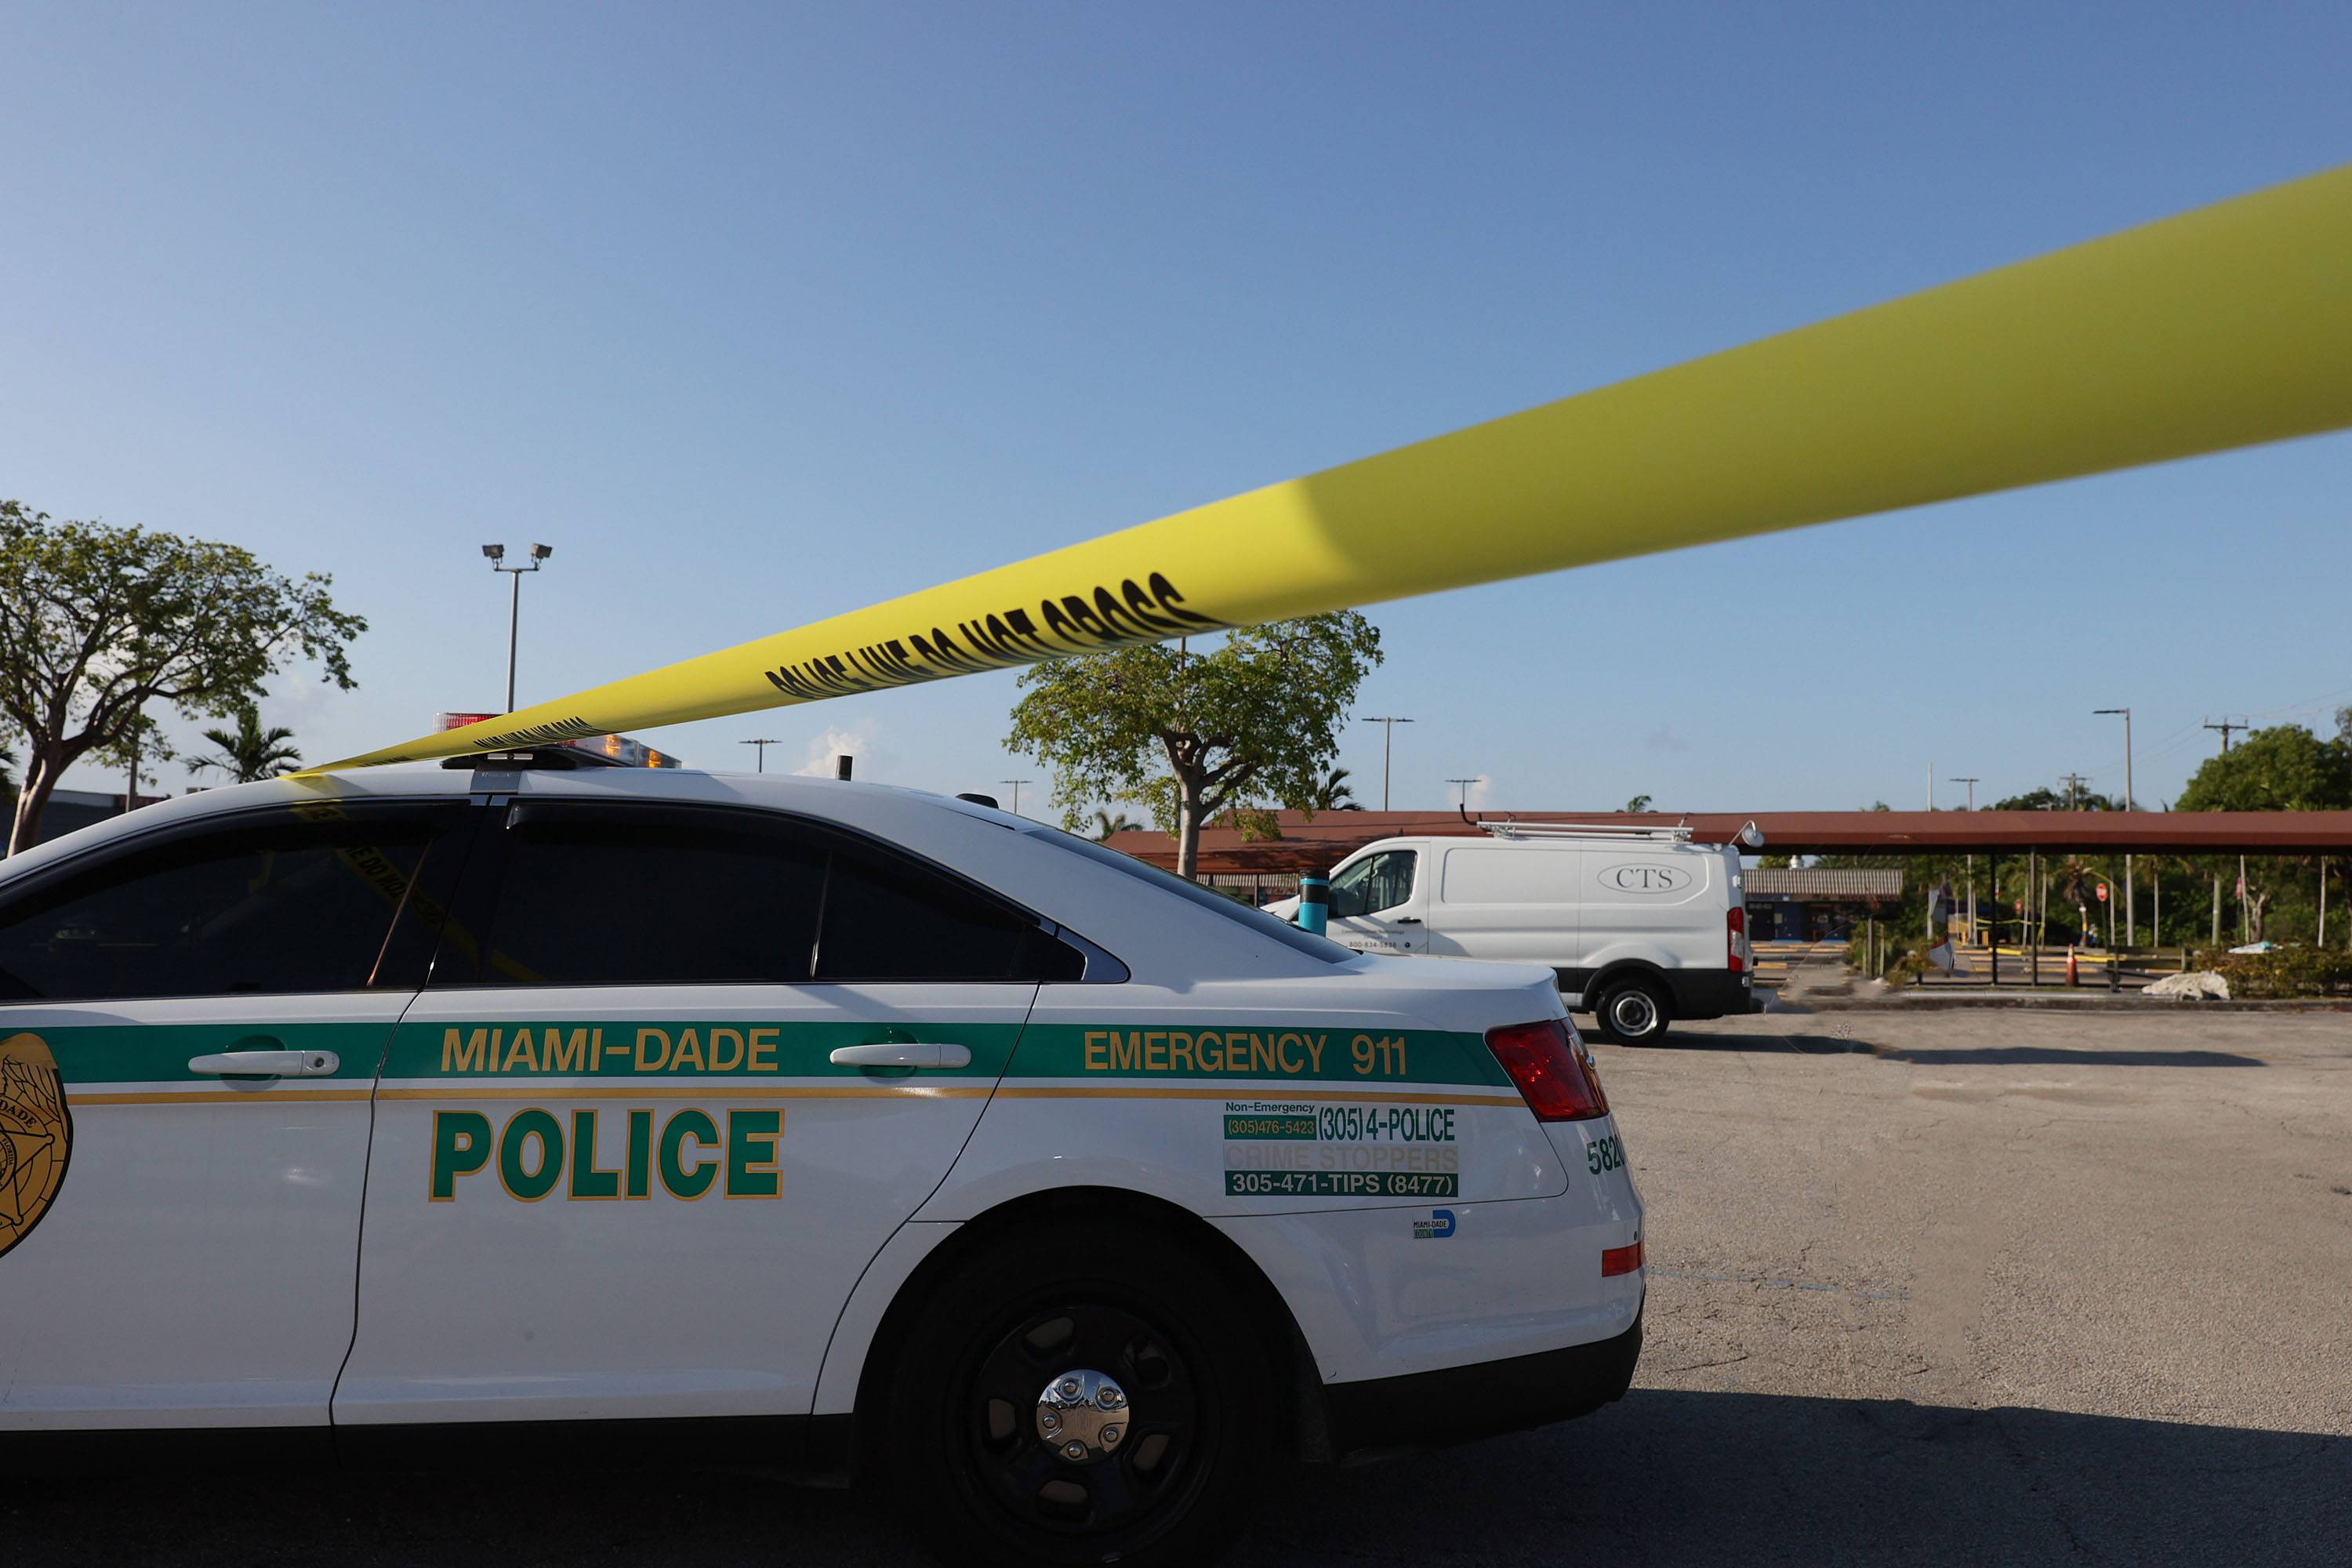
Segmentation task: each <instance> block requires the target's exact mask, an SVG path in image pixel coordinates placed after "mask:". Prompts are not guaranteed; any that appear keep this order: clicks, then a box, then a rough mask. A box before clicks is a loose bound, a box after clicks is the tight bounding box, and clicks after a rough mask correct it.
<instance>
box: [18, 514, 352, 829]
mask: <svg viewBox="0 0 2352 1568" xmlns="http://www.w3.org/2000/svg"><path fill="white" fill-rule="evenodd" d="M329 581H330V580H329V579H328V577H327V576H326V575H325V574H320V573H315V572H314V573H310V574H307V575H305V576H304V577H303V578H302V579H301V580H300V581H299V582H296V581H294V580H292V579H289V578H287V577H285V576H282V575H280V574H278V573H276V572H273V571H271V570H270V569H269V568H268V567H267V566H265V565H264V564H262V563H261V562H260V561H258V560H257V559H256V558H255V557H254V555H253V554H252V553H251V552H248V551H246V550H243V549H240V548H238V547H237V546H236V545H233V544H215V543H212V542H208V541H205V540H197V539H183V538H180V537H179V536H177V535H175V534H169V533H154V532H150V531H147V530H144V529H140V528H122V527H117V526H114V525H112V524H110V523H103V522H73V521H66V522H52V521H50V520H49V517H48V515H47V513H45V512H37V511H28V510H26V509H25V508H24V506H23V505H21V504H20V503H18V502H16V501H0V715H5V717H6V719H7V721H8V722H9V724H10V725H11V726H12V727H13V728H14V729H15V730H16V731H17V732H18V733H19V734H21V735H22V736H23V738H24V742H25V777H24V783H23V784H22V786H21V788H20V790H19V792H18V794H17V797H16V811H15V813H14V816H13V819H12V822H11V825H10V828H9V835H8V848H9V852H10V853H11V854H14V853H15V852H16V850H18V849H21V848H23V847H26V845H28V844H30V843H32V841H33V837H34V834H35V832H36V830H37V828H38V826H39V825H40V819H41V810H42V807H44V806H45V805H47V804H48V799H49V796H50V795H51V794H52V793H53V792H54V791H55V790H56V789H57V787H58V778H59V777H60V775H62V774H63V773H65V771H66V770H67V769H68V768H69V767H71V766H72V765H73V764H74V763H77V762H79V761H80V760H81V759H82V758H83V757H86V756H91V755H93V754H95V756H96V757H97V758H98V759H99V760H101V761H106V760H115V759H117V758H119V757H120V756H121V755H124V754H127V752H129V749H130V747H131V745H132V744H134V743H135V744H139V745H141V746H142V748H143V749H144V750H145V752H146V753H147V754H148V755H151V756H156V755H163V754H166V753H167V749H166V748H164V747H163V743H162V742H161V739H160V737H156V736H154V735H153V733H152V728H153V723H154V720H153V717H152V714H151V713H150V712H148V711H147V710H150V709H152V708H155V707H164V708H169V709H171V710H174V711H176V712H178V713H179V714H181V715H182V716H183V717H185V718H189V719H195V718H226V717H227V716H229V715H230V714H233V713H235V712H236V710H239V709H240V708H244V707H247V706H249V705H250V704H251V703H252V702H253V701H254V700H256V699H257V697H259V696H260V695H261V682H262V680H263V679H264V678H266V677H268V676H270V675H273V674H275V673H277V672H278V670H279V669H281V668H285V667H286V665H288V664H289V663H290V662H291V661H292V660H294V659H295V658H306V659H316V660H318V661H319V662H320V664H321V665H323V666H324V667H325V676H324V679H328V680H331V681H333V682H334V683H335V684H336V685H337V686H338V687H340V688H342V689H345V690H348V689H351V688H352V686H353V685H354V684H355V682H353V680H352V673H351V661H350V657H349V654H348V651H347V648H348V645H349V644H350V643H351V642H352V640H353V639H355V638H356V637H358V636H359V635H360V633H362V632H363V631H365V630H366V629H367V622H366V621H364V620H363V619H362V618H361V617H360V616H353V615H346V614H344V613H343V612H342V611H340V610H338V609H336V608H335V606H334V603H333V601H332V600H331V598H330V597H329V595H328V592H327V590H328V586H329Z"/></svg>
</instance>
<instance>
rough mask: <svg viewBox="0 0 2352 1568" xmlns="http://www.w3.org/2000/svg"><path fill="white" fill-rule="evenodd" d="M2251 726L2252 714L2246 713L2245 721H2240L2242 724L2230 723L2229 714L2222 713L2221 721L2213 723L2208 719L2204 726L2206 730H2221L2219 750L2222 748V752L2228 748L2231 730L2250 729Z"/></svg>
mask: <svg viewBox="0 0 2352 1568" xmlns="http://www.w3.org/2000/svg"><path fill="white" fill-rule="evenodd" d="M2253 727H2254V724H2253V716H2252V714H2249V715H2247V718H2246V721H2245V722H2243V723H2242V724H2232V723H2231V722H2230V720H2229V716H2228V715H2227V714H2224V715H2222V718H2221V722H2220V723H2219V724H2215V723H2212V722H2210V721H2208V722H2207V724H2206V726H2205V728H2207V729H2208V730H2219V731H2221V750H2222V751H2223V752H2227V751H2228V750H2229V749H2230V731H2232V730H2251V729H2252V728H2253Z"/></svg>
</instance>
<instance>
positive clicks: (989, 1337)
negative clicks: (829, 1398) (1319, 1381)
mask: <svg viewBox="0 0 2352 1568" xmlns="http://www.w3.org/2000/svg"><path fill="white" fill-rule="evenodd" d="M926 1294H927V1298H928V1299H927V1300H926V1301H925V1303H924V1305H923V1306H922V1308H921V1309H920V1310H919V1312H918V1313H917V1315H916V1317H915V1319H914V1321H913V1322H912V1323H911V1324H910V1325H909V1329H908V1334H907V1336H906V1338H905V1339H904V1340H903V1341H902V1344H903V1345H904V1347H905V1348H904V1350H903V1352H902V1353H900V1354H899V1355H898V1358H897V1363H896V1365H895V1367H894V1369H893V1372H892V1375H891V1376H890V1378H889V1379H888V1382H887V1389H888V1394H887V1406H886V1408H885V1409H884V1410H882V1411H880V1412H877V1413H874V1417H873V1420H872V1421H871V1422H870V1423H869V1422H868V1421H867V1420H866V1419H865V1417H866V1412H862V1411H861V1412H860V1416H861V1420H860V1426H861V1427H863V1428H865V1429H866V1431H867V1432H868V1433H870V1434H871V1438H870V1443H869V1446H868V1447H867V1449H866V1454H867V1460H868V1473H869V1474H878V1475H883V1476H887V1477H888V1478H889V1484H890V1486H891V1488H892V1506H893V1507H894V1509H895V1508H898V1507H900V1506H904V1507H905V1508H906V1510H907V1511H908V1513H909V1514H910V1515H911V1516H912V1518H913V1521H914V1522H915V1523H916V1525H917V1526H918V1528H919V1530H920V1531H922V1533H923V1534H924V1535H925V1537H926V1538H927V1539H928V1542H929V1545H930V1547H931V1549H932V1550H933V1551H934V1552H936V1553H938V1555H939V1557H940V1560H941V1561H942V1562H944V1563H951V1564H955V1565H956V1568H964V1565H966V1564H972V1563H989V1564H1003V1565H1005V1568H1015V1565H1023V1564H1037V1563H1045V1564H1062V1565H1068V1568H1076V1565H1077V1564H1081V1563H1108V1562H1117V1563H1121V1564H1124V1565H1128V1568H1175V1565H1178V1564H1196V1563H1208V1562H1210V1561H1212V1560H1213V1558H1215V1557H1216V1555H1217V1554H1218V1553H1219V1552H1222V1551H1223V1549H1224V1547H1225V1545H1226V1543H1227V1542H1229V1541H1230V1540H1231V1539H1232V1537H1233V1535H1234V1532H1235V1531H1238V1530H1239V1528H1240V1526H1241V1523H1242V1521H1243V1520H1244V1517H1245V1515H1246V1513H1247V1511H1248V1509H1249V1507H1250V1504H1251V1502H1252V1501H1253V1500H1254V1496H1255V1487H1256V1482H1257V1479H1258V1477H1259V1476H1260V1474H1261V1473H1262V1472H1263V1470H1264V1468H1265V1459H1266V1458H1267V1457H1268V1450H1269V1448H1270V1447H1271V1444H1270V1435H1271V1434H1272V1433H1273V1432H1275V1431H1278V1430H1280V1429H1281V1427H1282V1410H1281V1402H1282V1401H1283V1400H1284V1398H1285V1397H1286V1390H1282V1389H1278V1388H1276V1385H1275V1384H1274V1382H1273V1378H1272V1373H1271V1370H1270V1367H1269V1363H1268V1357H1267V1352H1266V1350H1265V1345H1264V1343H1263V1342H1261V1341H1260V1340H1259V1339H1258V1337H1257V1335H1256V1333H1255V1332H1254V1331H1253V1330H1252V1328H1251V1326H1250V1323H1249V1320H1248V1319H1247V1317H1246V1316H1245V1315H1244V1314H1243V1313H1241V1312H1238V1311H1236V1310H1235V1307H1236V1303H1237V1302H1238V1301H1239V1300H1243V1299H1244V1294H1243V1291H1242V1289H1241V1286H1240V1285H1239V1283H1238V1282H1237V1281H1235V1280H1234V1279H1230V1278H1229V1277H1228V1274H1227V1271H1226V1270H1225V1269H1224V1268H1222V1267H1220V1266H1219V1265H1218V1264H1217V1263H1216V1262H1215V1261H1214V1260H1213V1259H1212V1258H1209V1257H1207V1256H1205V1255H1204V1254H1203V1253H1202V1251H1201V1250H1200V1249H1198V1248H1196V1247H1192V1246H1191V1245H1189V1244H1187V1243H1186V1242H1185V1241H1184V1240H1182V1239H1181V1238H1180V1237H1175V1236H1173V1235H1171V1234H1170V1233H1168V1232H1166V1231H1164V1230H1162V1229H1160V1228H1158V1227H1155V1226H1150V1225H1137V1224H1133V1223H1121V1224H1114V1223H1110V1222H1108V1221H1103V1220H1085V1221H1079V1222H1076V1223H1071V1224H1065V1225H1057V1226H1053V1227H1052V1228H1051V1229H1050V1230H1048V1229H1045V1228H1042V1227H1041V1228H1040V1229H1038V1230H1035V1231H1031V1232H1025V1233H1022V1234H1019V1235H1016V1236H1014V1237H1007V1238H1003V1239H1002V1240H999V1241H992V1242H991V1243H989V1244H988V1245H987V1247H985V1249H984V1250H983V1251H982V1252H981V1253H979V1254H977V1255H975V1256H974V1257H972V1258H969V1259H967V1260H965V1261H964V1262H963V1263H962V1264H961V1265H959V1266H958V1267H957V1268H956V1269H955V1270H954V1272H952V1273H951V1274H950V1276H948V1277H947V1278H946V1279H943V1280H940V1281H939V1282H937V1284H936V1285H935V1286H934V1287H932V1288H929V1289H927V1292H926ZM1097 1379H1100V1380H1102V1381H1106V1382H1108V1383H1109V1384H1112V1385H1113V1386H1114V1388H1115V1391H1116V1403H1115V1404H1110V1405H1107V1404H1104V1403H1102V1399H1101V1394H1100V1390H1099V1386H1098V1384H1097V1382H1096V1380H1097ZM1073 1382H1076V1383H1080V1384H1084V1385H1085V1386H1083V1387H1081V1388H1078V1389H1076V1390H1073V1389H1072V1387H1071V1384H1072V1383H1073ZM1067 1394H1076V1395H1077V1399H1076V1402H1075V1404H1074V1405H1071V1406H1070V1407H1069V1408H1067V1409H1066V1412H1063V1413H1056V1412H1055V1411H1053V1410H1051V1409H1049V1407H1048V1405H1047V1398H1048V1396H1049V1395H1054V1396H1056V1397H1062V1396H1065V1395H1067ZM1049 1418H1050V1419H1051V1420H1053V1421H1055V1422H1056V1423H1059V1424H1060V1425H1059V1436H1058V1437H1057V1438H1055V1439H1054V1440H1052V1441H1049V1440H1048V1434H1047V1431H1046V1424H1047V1422H1048V1420H1049ZM1067 1443H1077V1444H1078V1445H1079V1447H1082V1448H1084V1449H1085V1452H1084V1454H1083V1455H1079V1456H1077V1457H1075V1458H1074V1457H1073V1454H1072V1453H1065V1452H1063V1451H1062V1449H1063V1447H1066V1444H1067ZM1073 1452H1075V1451H1073Z"/></svg>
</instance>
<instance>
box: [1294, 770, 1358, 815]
mask: <svg viewBox="0 0 2352 1568" xmlns="http://www.w3.org/2000/svg"><path fill="white" fill-rule="evenodd" d="M1363 809H1364V808H1363V807H1362V806H1361V805H1358V804H1357V803H1356V786H1355V785H1353V784H1349V782H1348V770H1347V769H1345V768H1333V769H1332V770H1331V771H1330V772H1329V773H1325V774H1324V775H1323V776H1322V778H1320V779H1319V780H1318V781H1317V782H1316V784H1315V788H1314V791H1313V797H1312V798H1311V799H1309V800H1308V801H1307V805H1306V807H1305V810H1306V811H1307V815H1308V816H1313V815H1314V814H1315V813H1316V812H1318V811H1361V810H1363Z"/></svg>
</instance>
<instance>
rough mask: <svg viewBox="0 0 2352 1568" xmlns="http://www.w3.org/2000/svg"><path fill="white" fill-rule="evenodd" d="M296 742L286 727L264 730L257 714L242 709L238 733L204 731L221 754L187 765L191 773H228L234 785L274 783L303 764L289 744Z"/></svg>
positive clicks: (253, 711)
mask: <svg viewBox="0 0 2352 1568" xmlns="http://www.w3.org/2000/svg"><path fill="white" fill-rule="evenodd" d="M293 738H294V731H291V730H289V729H286V728H284V727H283V726H277V727H273V728H271V729H268V730H265V729H263V728H262V727H261V714H260V713H259V711H258V710H255V709H252V708H240V709H238V710H237V712H236V729H234V730H207V731H205V740H207V741H210V742H212V743H213V744H214V745H215V746H217V747H218V748H220V751H219V754H218V755H216V756H210V757H198V758H197V759H196V760H195V761H194V762H192V763H189V764H188V771H189V772H191V773H202V772H204V771H205V769H207V768H212V769H216V770H218V771H219V772H221V773H226V774H227V775H228V776H229V782H230V783H232V784H253V783H256V782H257V781H259V780H261V779H274V778H276V777H278V775H279V774H280V773H292V772H293V771H294V768H295V765H296V764H297V763H300V762H301V760H302V753H301V752H299V751H296V750H295V749H294V748H293V747H292V746H289V745H288V744H287V742H289V741H291V740H292V739H293Z"/></svg>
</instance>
